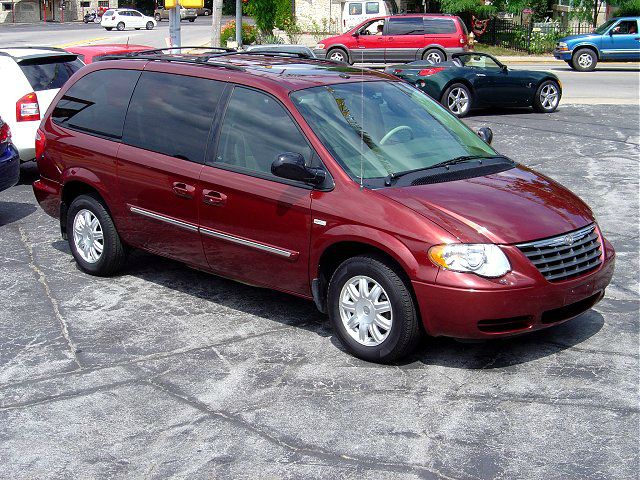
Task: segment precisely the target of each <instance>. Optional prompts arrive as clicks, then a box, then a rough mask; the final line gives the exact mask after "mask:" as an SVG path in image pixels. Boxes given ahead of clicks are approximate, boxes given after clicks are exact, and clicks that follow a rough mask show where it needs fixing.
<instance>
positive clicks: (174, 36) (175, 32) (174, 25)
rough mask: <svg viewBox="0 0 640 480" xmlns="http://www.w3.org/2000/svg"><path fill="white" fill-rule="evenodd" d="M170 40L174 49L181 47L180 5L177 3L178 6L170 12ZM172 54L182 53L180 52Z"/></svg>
mask: <svg viewBox="0 0 640 480" xmlns="http://www.w3.org/2000/svg"><path fill="white" fill-rule="evenodd" d="M169 39H170V40H171V46H172V47H180V46H181V45H182V44H181V40H180V4H178V3H177V2H176V6H175V7H174V8H172V9H170V10H169ZM172 53H180V51H179V50H175V51H172Z"/></svg>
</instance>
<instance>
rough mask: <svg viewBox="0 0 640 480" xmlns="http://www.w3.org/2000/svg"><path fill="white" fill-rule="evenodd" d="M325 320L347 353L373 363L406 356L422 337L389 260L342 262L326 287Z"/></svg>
mask: <svg viewBox="0 0 640 480" xmlns="http://www.w3.org/2000/svg"><path fill="white" fill-rule="evenodd" d="M328 306H329V317H330V319H331V323H332V324H333V328H334V331H335V332H336V335H337V336H338V337H339V339H340V340H341V341H342V343H343V345H344V346H345V348H346V349H347V350H348V351H349V352H350V353H351V354H352V355H355V356H356V357H359V358H362V359H363V360H367V361H371V362H381V363H386V362H391V361H393V360H396V359H398V358H400V357H403V356H406V355H408V354H409V353H411V351H412V350H413V349H414V348H415V346H416V345H417V343H418V341H419V340H420V338H421V336H422V330H421V328H420V325H419V320H418V315H417V312H416V308H415V306H414V303H413V297H412V295H411V291H410V289H409V286H408V284H407V282H406V281H405V280H403V278H402V276H401V275H400V274H399V272H397V271H396V268H394V266H393V265H391V264H390V263H389V262H388V261H386V260H384V259H382V258H378V257H374V256H358V257H353V258H350V259H348V260H346V261H344V262H343V263H342V264H341V265H340V266H339V267H338V268H337V270H336V271H335V273H334V274H333V276H332V278H331V281H330V282H329V288H328Z"/></svg>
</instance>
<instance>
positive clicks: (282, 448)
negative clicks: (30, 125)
mask: <svg viewBox="0 0 640 480" xmlns="http://www.w3.org/2000/svg"><path fill="white" fill-rule="evenodd" d="M639 113H640V111H639V108H638V106H637V105H636V106H630V105H621V106H619V107H617V108H616V109H612V108H610V107H608V106H586V105H578V106H567V105H561V106H560V108H559V109H558V111H557V112H555V113H553V114H550V115H542V114H534V113H530V112H528V111H525V110H522V111H510V112H483V113H482V114H475V115H472V116H470V117H469V118H467V119H466V120H465V121H466V122H467V123H468V124H469V125H470V126H471V127H473V128H477V127H479V126H482V125H487V126H490V127H491V128H493V130H494V133H495V141H494V145H495V147H496V148H497V149H498V151H500V152H502V153H504V154H506V155H509V156H511V157H512V158H514V159H517V160H518V161H520V162H522V163H524V164H526V165H528V166H530V167H533V168H535V169H537V170H538V171H540V172H542V173H544V174H547V175H549V176H551V177H553V178H555V179H557V180H559V181H560V182H561V183H563V184H564V185H565V186H567V187H569V188H570V189H572V190H573V191H574V192H576V193H577V194H579V195H580V196H581V197H582V198H583V199H584V200H585V201H586V202H587V203H588V204H589V205H590V206H591V207H592V208H593V211H594V212H595V215H596V216H597V218H598V221H599V224H600V226H601V228H602V230H603V232H604V234H605V235H607V236H608V238H609V240H610V241H611V242H612V243H613V245H614V246H615V248H616V250H617V254H618V257H617V262H616V263H617V264H616V272H615V275H614V278H613V281H612V284H611V285H610V287H609V288H608V289H607V294H606V296H605V298H604V299H603V300H602V302H601V303H599V304H598V305H596V307H595V308H593V309H592V310H590V311H588V312H586V313H584V314H583V315H581V316H580V317H578V318H576V319H574V320H572V321H569V322H567V323H565V324H563V325H560V326H557V327H555V328H551V329H548V330H545V331H541V332H535V333H532V334H529V335H525V336H521V337H517V338H513V339H508V340H502V341H494V342H487V343H481V344H460V343H457V342H455V341H453V340H449V339H442V338H439V339H428V340H426V341H425V342H424V344H423V345H422V346H421V348H420V349H419V350H418V351H417V352H416V353H415V355H413V356H411V357H410V358H408V359H406V360H404V361H403V362H400V363H398V364H396V365H390V366H383V365H375V364H370V363H366V362H363V361H360V360H357V359H355V358H353V357H351V356H350V355H348V354H347V353H346V352H344V351H343V350H342V348H341V347H340V344H339V343H338V342H337V341H336V339H335V338H334V336H333V333H332V331H331V329H330V328H329V325H328V321H327V319H326V317H324V316H323V315H321V314H319V313H318V312H317V311H316V310H315V308H314V306H313V304H312V303H311V302H306V301H303V300H300V299H298V298H295V297H291V296H288V295H285V294H281V293H276V292H273V291H269V290H262V289H259V288H252V287H249V286H246V285H242V284H239V283H236V282H232V281H228V280H224V279H222V278H219V277H215V276H212V275H207V274H204V273H201V272H197V271H194V270H192V269H189V268H187V267H186V266H184V265H181V264H178V263H175V262H172V261H170V260H166V259H163V258H160V257H155V256H153V255H150V254H146V253H141V252H134V253H133V254H132V255H131V256H130V257H129V260H128V264H127V267H126V269H125V270H124V272H122V274H120V275H118V276H115V277H113V278H98V277H92V276H89V275H86V274H84V273H82V272H81V271H79V270H78V269H77V267H76V266H75V263H74V261H73V258H72V256H71V254H70V251H69V247H68V244H67V243H66V242H65V241H63V240H62V239H61V238H60V229H59V226H58V224H57V222H56V221H55V220H54V219H52V218H50V217H48V216H47V215H45V214H44V213H43V211H42V210H41V209H40V208H39V207H38V206H37V204H36V201H35V199H34V196H33V192H32V190H31V185H30V184H31V182H33V180H34V179H35V178H37V172H36V170H35V167H34V165H33V164H25V165H24V166H23V169H22V180H21V183H20V185H18V186H16V187H14V188H11V189H9V190H7V191H4V192H1V193H0V305H2V308H1V309H0V452H2V453H1V455H0V457H1V458H2V461H0V478H10V479H31V478H60V479H62V478H64V479H67V478H78V479H83V478H157V479H162V478H169V477H175V478H203V479H204V478H217V479H226V478H243V479H245V478H246V479H255V478H283V479H297V478H317V479H321V478H332V479H333V478H335V479H356V478H357V479H361V478H362V479H371V480H373V479H375V480H390V479H399V480H400V479H402V480H405V479H410V480H417V479H453V478H455V479H460V480H467V479H468V480H477V479H485V478H487V479H490V478H506V479H511V478H513V479H520V478H527V479H529V480H548V479H554V478H562V479H583V478H584V479H586V478H594V479H595V478H598V479H614V480H623V479H637V474H638V471H639V463H638V460H639V452H638V421H639V407H638V367H639V364H638V361H639V355H638V340H639V337H638V328H639V324H638V307H639V299H638V285H639V273H638V249H639V244H638V239H639V235H638V222H639V218H638V210H639V208H638V160H639V157H640V150H639V143H640V139H639V137H638V115H639ZM623 119H627V120H626V121H625V120H623ZM523 215H526V212H523ZM451 308H455V305H452V306H451Z"/></svg>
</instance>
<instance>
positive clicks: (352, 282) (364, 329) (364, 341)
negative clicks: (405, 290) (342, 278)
mask: <svg viewBox="0 0 640 480" xmlns="http://www.w3.org/2000/svg"><path fill="white" fill-rule="evenodd" d="M340 318H341V319H342V324H343V326H344V328H345V330H346V331H347V334H348V335H349V336H350V337H351V338H353V339H354V340H355V341H356V342H358V343H359V344H361V345H364V346H367V347H373V346H376V345H380V344H381V343H382V342H384V341H385V340H386V338H387V337H388V336H389V333H390V332H391V327H392V324H393V310H392V307H391V300H390V298H389V296H388V295H387V292H385V290H384V288H382V286H381V285H380V284H379V283H378V282H376V281H375V280H373V279H372V278H370V277H367V276H364V275H358V276H356V277H353V278H351V279H349V280H348V281H347V282H346V283H345V284H344V286H343V287H342V290H341V291H340Z"/></svg>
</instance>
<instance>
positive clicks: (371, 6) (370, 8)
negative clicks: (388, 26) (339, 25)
mask: <svg viewBox="0 0 640 480" xmlns="http://www.w3.org/2000/svg"><path fill="white" fill-rule="evenodd" d="M365 11H366V12H367V14H368V15H377V14H378V13H380V4H379V3H378V2H367V5H366V10H365Z"/></svg>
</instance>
